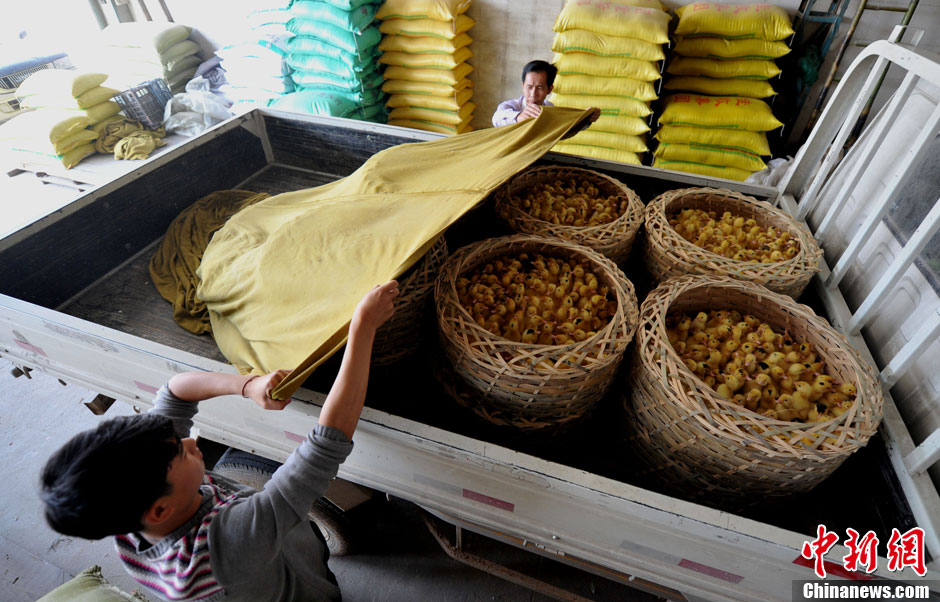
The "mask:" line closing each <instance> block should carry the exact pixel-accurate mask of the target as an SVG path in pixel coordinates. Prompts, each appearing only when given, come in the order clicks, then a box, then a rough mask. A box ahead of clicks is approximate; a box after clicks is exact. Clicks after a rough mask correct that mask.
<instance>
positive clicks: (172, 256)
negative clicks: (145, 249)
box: [150, 190, 270, 334]
mask: <svg viewBox="0 0 940 602" xmlns="http://www.w3.org/2000/svg"><path fill="white" fill-rule="evenodd" d="M268 196H270V195H267V194H265V193H263V192H262V193H255V192H249V191H247V190H220V191H218V192H213V193H212V194H210V195H209V196H206V197H203V198H201V199H199V200H198V201H196V202H195V203H193V204H192V205H190V206H189V207H187V208H186V209H184V210H183V211H181V212H180V214H179V215H178V216H176V219H174V220H173V223H171V224H170V227H169V228H167V231H166V235H165V236H164V237H163V240H162V241H161V242H160V246H159V247H157V251H156V252H155V253H154V254H153V257H151V258H150V279H151V280H153V284H154V286H156V287H157V291H159V293H160V296H162V297H163V298H164V299H166V300H167V301H169V302H170V303H172V304H173V319H174V320H175V321H176V323H177V324H179V325H180V326H182V327H183V328H185V329H186V330H188V331H190V332H194V333H196V334H203V333H207V332H211V330H212V329H211V327H210V325H209V313H208V311H206V304H205V303H203V302H202V300H201V299H199V298H198V297H197V296H196V285H197V283H198V282H199V281H198V279H197V277H196V269H197V268H198V267H199V262H200V261H201V260H202V254H203V252H204V251H205V250H206V246H207V245H208V244H209V239H210V238H211V237H212V235H213V233H215V231H216V230H218V229H219V228H221V227H222V226H223V225H224V224H225V222H226V221H227V220H228V219H229V218H230V217H232V216H233V215H235V214H236V213H237V212H239V211H241V210H242V209H244V208H245V207H247V206H249V205H253V204H255V203H257V202H258V201H262V200H264V199H266V198H268Z"/></svg>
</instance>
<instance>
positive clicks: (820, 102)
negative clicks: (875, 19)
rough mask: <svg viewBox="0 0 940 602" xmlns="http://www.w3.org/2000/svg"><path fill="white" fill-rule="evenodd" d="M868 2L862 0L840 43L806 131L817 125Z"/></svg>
mask: <svg viewBox="0 0 940 602" xmlns="http://www.w3.org/2000/svg"><path fill="white" fill-rule="evenodd" d="M867 4H868V1H867V0H862V1H861V3H860V4H859V5H858V9H857V10H856V11H855V16H854V17H853V18H852V24H851V25H850V26H849V30H848V31H847V32H845V38H843V39H842V43H841V44H839V51H838V52H837V53H836V58H835V60H834V61H833V62H832V67H830V68H829V74H828V75H827V76H826V83H825V84H824V85H823V89H822V90H821V91H820V92H819V96H818V97H817V98H816V106H815V107H813V113H812V114H811V115H810V117H809V121H808V122H806V127H805V129H804V131H806V132H811V131H813V126H814V125H816V120H817V119H819V114H820V113H822V108H823V106H824V105H825V102H826V95H827V94H829V88H831V87H832V82H833V80H834V79H835V77H836V72H837V71H838V70H839V63H841V62H842V57H843V56H845V51H846V50H847V49H848V47H849V40H851V39H852V36H853V35H854V34H855V29H856V28H857V27H858V22H859V21H860V20H861V19H862V13H863V12H865V6H866V5H867Z"/></svg>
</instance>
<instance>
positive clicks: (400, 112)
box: [388, 102, 477, 126]
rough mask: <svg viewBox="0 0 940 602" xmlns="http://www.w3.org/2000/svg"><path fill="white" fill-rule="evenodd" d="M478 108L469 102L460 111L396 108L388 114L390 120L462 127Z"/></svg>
mask: <svg viewBox="0 0 940 602" xmlns="http://www.w3.org/2000/svg"><path fill="white" fill-rule="evenodd" d="M476 108H477V106H476V105H475V104H474V103H472V102H468V103H467V104H465V105H463V106H462V107H460V108H459V109H456V110H451V109H429V108H427V107H395V108H394V109H392V110H391V111H389V112H388V118H389V119H410V120H413V121H434V122H437V123H443V124H446V125H453V126H456V125H460V124H461V123H463V122H464V121H467V120H468V119H470V118H471V117H472V116H473V111H474V109H476Z"/></svg>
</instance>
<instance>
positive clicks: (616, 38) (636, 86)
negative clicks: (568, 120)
mask: <svg viewBox="0 0 940 602" xmlns="http://www.w3.org/2000/svg"><path fill="white" fill-rule="evenodd" d="M670 20H671V17H670V16H669V14H668V13H666V12H665V7H664V6H663V5H662V4H661V3H660V2H659V0H613V1H607V0H568V2H567V3H566V4H565V6H564V8H562V10H561V13H559V15H558V18H557V19H556V20H555V26H554V30H555V32H556V34H555V39H554V41H553V43H552V50H554V51H555V53H556V54H555V59H554V64H555V66H556V67H557V68H558V75H557V76H556V78H555V86H554V91H553V93H552V96H551V98H550V100H551V102H552V104H554V105H556V106H562V107H574V108H579V109H585V108H588V107H597V108H599V109H601V116H600V118H599V119H598V120H597V122H596V123H594V124H593V125H592V126H591V127H590V129H588V130H585V131H583V132H581V133H579V134H577V135H576V136H574V137H573V138H571V139H569V140H566V141H563V142H561V143H559V144H557V145H555V147H554V149H553V150H556V151H560V152H564V153H569V154H573V155H582V156H586V157H594V158H598V159H610V160H613V161H620V162H623V163H633V164H637V165H639V164H640V163H641V160H640V154H642V153H645V152H646V151H647V150H648V148H647V146H646V136H645V134H646V132H648V131H649V129H650V128H649V126H648V124H647V119H646V118H647V117H648V116H649V115H650V114H652V109H650V103H651V102H652V101H654V100H656V99H657V98H658V94H657V92H656V86H655V83H656V82H657V81H658V80H659V79H660V68H659V65H660V63H659V61H662V60H663V59H664V58H665V54H664V53H663V46H662V45H663V44H666V43H668V42H669V21H670Z"/></svg>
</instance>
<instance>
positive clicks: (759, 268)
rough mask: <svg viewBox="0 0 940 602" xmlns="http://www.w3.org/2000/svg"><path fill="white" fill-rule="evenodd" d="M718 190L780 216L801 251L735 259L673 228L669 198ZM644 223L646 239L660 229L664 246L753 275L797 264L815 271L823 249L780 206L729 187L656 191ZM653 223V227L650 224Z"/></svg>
mask: <svg viewBox="0 0 940 602" xmlns="http://www.w3.org/2000/svg"><path fill="white" fill-rule="evenodd" d="M713 193H719V194H723V195H725V200H726V201H728V202H731V203H736V204H738V205H739V206H740V205H745V206H750V207H753V208H754V209H759V210H760V211H759V212H764V213H770V214H772V215H774V216H775V217H777V218H778V219H780V221H782V222H784V223H786V224H787V231H788V232H789V233H790V234H791V235H794V236H796V237H797V238H798V239H799V242H800V252H799V253H798V254H797V255H796V256H794V257H792V258H790V259H786V260H784V261H772V262H767V263H763V262H757V261H748V260H744V259H734V258H732V257H725V256H724V255H719V254H718V253H715V252H714V251H711V250H709V249H706V248H704V247H700V246H698V245H697V244H695V243H694V242H692V241H690V240H687V239H686V238H685V237H683V236H682V235H681V234H679V233H678V232H677V231H676V229H675V228H673V227H672V225H671V224H670V223H669V218H668V216H667V214H666V208H667V205H669V204H670V203H671V202H673V201H676V200H677V198H679V197H681V196H685V195H691V194H713ZM645 225H646V230H647V236H646V239H647V241H649V243H651V244H654V241H657V237H656V236H651V235H650V234H652V233H654V232H659V233H660V240H662V242H663V243H664V244H662V245H660V246H661V247H663V248H665V247H668V246H672V247H675V248H680V249H683V250H692V251H693V252H694V253H698V254H702V255H706V256H707V257H708V259H709V260H712V259H713V260H714V262H715V263H717V264H730V265H734V266H739V267H741V268H743V269H742V271H749V272H752V273H754V274H755V275H758V276H759V275H761V274H762V273H763V272H767V271H768V270H772V269H779V268H785V267H790V266H797V267H800V268H801V269H802V270H810V271H811V272H813V273H815V272H818V271H819V270H820V269H821V268H820V265H819V258H820V257H821V256H822V253H823V251H822V249H821V248H820V246H819V243H817V242H816V240H815V238H813V236H812V235H811V234H810V233H809V232H808V231H807V230H806V228H805V227H804V226H803V225H802V224H800V223H799V222H797V221H796V220H795V219H794V218H792V217H791V216H789V215H787V214H786V213H784V212H783V211H781V210H780V209H778V208H776V207H774V206H773V205H771V204H770V203H769V202H767V201H760V200H758V199H756V198H754V197H751V196H748V195H745V194H743V193H740V192H737V191H734V190H729V189H727V188H711V187H696V188H679V189H676V190H669V191H667V192H664V193H662V194H660V195H658V196H657V197H656V198H654V199H653V200H652V201H650V202H649V203H648V204H647V205H646V219H645ZM651 226H655V227H651Z"/></svg>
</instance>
